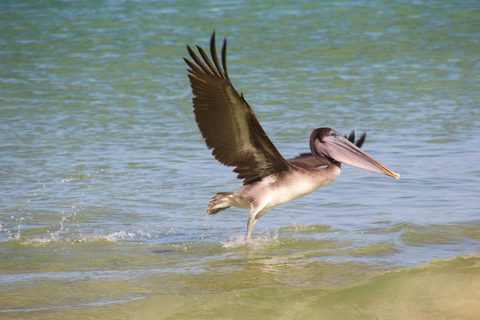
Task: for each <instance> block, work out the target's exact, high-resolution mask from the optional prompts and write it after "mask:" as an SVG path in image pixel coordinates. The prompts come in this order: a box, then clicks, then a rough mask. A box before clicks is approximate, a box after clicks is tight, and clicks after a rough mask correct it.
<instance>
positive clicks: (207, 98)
mask: <svg viewBox="0 0 480 320" xmlns="http://www.w3.org/2000/svg"><path fill="white" fill-rule="evenodd" d="M187 49H188V53H189V54H190V57H191V58H192V60H193V61H194V62H195V63H193V62H191V61H189V60H187V59H185V58H184V60H185V62H186V63H187V65H188V66H189V68H190V69H188V72H189V75H188V77H189V79H190V84H191V86H192V91H193V95H194V97H193V108H194V114H195V120H196V122H197V124H198V127H199V129H200V132H201V133H202V136H203V138H204V139H205V142H206V144H207V147H208V148H209V149H213V151H212V154H213V156H214V157H215V159H217V160H218V161H219V162H220V163H222V164H224V165H226V166H233V167H236V168H235V169H234V170H233V171H234V172H236V173H238V176H237V178H239V179H244V181H243V184H244V185H248V184H251V183H253V182H255V181H258V180H261V179H262V178H264V177H266V176H269V175H271V174H275V173H278V172H283V171H286V170H288V169H289V164H288V163H287V161H286V160H285V159H284V158H283V157H282V156H281V154H280V153H279V152H278V150H277V149H276V148H275V146H274V145H273V143H272V142H271V141H270V139H269V138H268V136H267V134H266V133H265V131H264V130H263V128H262V126H261V125H260V123H259V122H258V120H257V118H256V116H255V113H254V112H253V110H252V108H251V107H250V106H249V105H248V103H247V101H246V100H245V98H244V97H243V94H242V95H240V94H238V92H237V91H236V90H235V88H234V87H233V85H232V84H231V82H230V79H229V77H228V74H227V64H226V41H225V42H224V44H223V48H222V65H223V70H222V67H221V66H220V63H219V60H218V57H217V53H216V50H215V33H213V34H212V38H211V40H210V53H211V57H212V60H213V63H212V60H210V59H209V57H208V56H207V54H206V53H205V51H204V50H203V49H202V48H201V47H199V46H197V49H198V52H199V53H200V56H201V57H202V59H203V61H202V59H200V58H199V57H198V56H197V55H196V54H195V53H194V52H193V50H192V49H191V48H190V47H189V46H187Z"/></svg>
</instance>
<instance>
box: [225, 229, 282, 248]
mask: <svg viewBox="0 0 480 320" xmlns="http://www.w3.org/2000/svg"><path fill="white" fill-rule="evenodd" d="M220 243H221V244H222V246H223V247H224V248H227V249H235V248H240V247H247V248H250V249H256V250H258V249H266V248H271V247H276V246H278V245H279V244H280V240H279V239H278V232H277V231H275V232H274V233H273V234H271V233H266V234H264V235H261V236H259V237H253V238H252V241H251V242H246V241H245V236H244V235H234V236H231V237H230V239H229V240H228V241H226V242H220Z"/></svg>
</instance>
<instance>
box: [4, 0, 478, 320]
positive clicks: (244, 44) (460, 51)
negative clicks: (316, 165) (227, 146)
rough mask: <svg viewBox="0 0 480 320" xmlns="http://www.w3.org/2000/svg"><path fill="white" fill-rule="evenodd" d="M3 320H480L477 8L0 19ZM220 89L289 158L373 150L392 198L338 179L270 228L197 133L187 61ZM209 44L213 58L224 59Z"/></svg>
mask: <svg viewBox="0 0 480 320" xmlns="http://www.w3.org/2000/svg"><path fill="white" fill-rule="evenodd" d="M0 15H1V21H2V23H1V24H0V28H1V32H0V34H1V35H2V36H1V37H0V57H1V59H0V82H1V85H0V99H1V100H0V101H1V102H0V103H1V108H0V117H1V121H0V150H1V153H0V154H1V157H0V167H1V173H0V179H1V187H0V188H1V189H0V203H1V204H0V210H1V211H0V290H1V291H0V292H1V294H0V309H1V312H0V318H8V319H65V318H68V319H77V318H78V319H91V318H106V319H116V318H122V319H123V318H127V317H129V318H131V319H161V318H164V319H173V318H175V319H178V318H188V319H191V318H201V319H211V318H241V319H244V318H246V317H259V318H265V319H278V318H284V319H300V318H301V319H407V318H408V319H451V318H456V319H476V317H477V315H478V313H479V312H480V308H479V307H478V301H479V300H480V291H479V289H478V288H480V256H479V255H478V252H479V245H480V231H479V230H480V219H479V216H480V215H479V214H480V200H479V194H480V184H479V181H480V179H479V178H480V169H479V163H480V148H479V147H478V141H477V139H478V137H477V136H478V133H479V129H480V105H479V102H478V101H480V77H479V72H478V70H480V55H479V54H478V53H479V49H480V28H479V27H480V22H479V21H480V7H479V6H478V3H477V2H476V1H474V0H471V1H468V0H467V1H441V0H432V1H425V2H421V3H420V2H415V1H411V2H410V1H403V2H395V3H391V2H386V1H377V2H369V1H328V2H321V3H315V2H306V1H303V2H302V1H296V2H294V3H291V2H272V1H258V2H246V3H243V2H235V1H231V2H223V1H208V2H205V1H198V2H186V1H184V2H182V1H170V2H169V1H161V2H156V1H151V2H149V1H136V2H120V1H110V2H96V1H82V2H67V1H64V2H61V1H53V2H46V1H29V2H13V1H10V2H4V3H2V4H0ZM214 29H215V30H216V31H217V35H218V38H219V39H222V38H223V37H227V38H228V41H229V42H228V43H229V47H228V53H229V60H228V61H229V72H230V75H231V78H232V81H233V83H234V85H235V86H236V88H237V89H238V90H239V91H243V92H244V94H245V97H246V99H247V101H249V103H250V104H251V105H252V107H253V108H254V110H255V112H256V114H257V117H258V119H259V121H260V122H261V124H262V125H263V127H264V129H265V131H266V132H267V133H268V134H269V136H270V138H271V140H272V141H273V142H274V143H275V145H276V146H277V147H278V149H279V150H280V152H281V153H282V154H283V155H285V157H292V156H295V155H297V154H298V153H300V152H305V151H307V150H308V137H309V134H310V130H311V129H313V128H316V127H322V126H330V127H332V128H334V129H336V130H337V131H339V132H342V133H348V132H350V130H352V129H355V130H356V131H357V132H359V133H361V132H363V131H367V133H368V136H367V141H366V143H365V147H364V148H365V150H366V151H367V152H369V153H370V154H371V155H373V156H374V157H375V158H376V159H378V160H379V161H381V162H382V163H384V164H385V165H387V166H388V167H389V168H390V169H392V170H394V171H398V172H400V174H401V179H400V180H399V181H395V180H394V179H391V178H388V177H385V176H380V175H376V174H374V173H370V172H367V171H363V170H360V169H356V168H351V167H346V168H343V172H342V174H341V175H340V177H339V178H338V179H337V181H335V182H334V183H332V184H331V185H329V186H326V187H324V188H322V189H320V190H318V191H316V192H315V193H313V194H311V195H309V196H307V197H305V198H302V199H299V200H296V201H294V202H291V203H288V204H286V205H284V206H281V207H278V208H275V209H274V210H272V211H271V212H270V213H268V214H267V215H266V216H265V217H263V218H262V219H261V220H260V221H259V222H258V223H257V225H256V226H255V228H254V235H253V238H254V243H255V245H254V247H253V248H246V247H244V246H242V245H241V240H240V239H241V237H242V236H243V234H244V232H245V228H246V221H247V218H248V212H247V211H245V210H240V209H235V208H233V209H229V210H228V211H225V212H222V213H221V214H218V215H216V216H212V217H207V216H205V215H204V214H203V212H204V210H205V208H206V205H207V203H208V201H209V199H210V198H211V197H212V196H213V195H214V194H215V193H216V192H220V191H234V190H236V189H238V188H239V187H240V181H239V180H235V179H234V177H235V174H233V173H232V172H231V169H230V168H225V167H222V166H221V165H220V164H218V163H217V162H216V161H215V160H214V159H213V158H212V157H211V155H210V151H208V150H207V149H206V147H205V145H204V142H203V140H202V138H201V135H200V133H199V132H198V129H197V127H196V125H195V121H194V117H193V113H192V108H191V92H190V87H189V83H188V79H187V76H186V75H187V72H186V66H185V64H184V62H183V60H182V56H186V55H187V52H186V49H185V44H186V43H188V44H190V45H193V44H199V45H201V46H204V47H208V41H209V37H210V34H211V32H212V30H214ZM219 42H220V41H219Z"/></svg>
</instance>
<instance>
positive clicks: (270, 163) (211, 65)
mask: <svg viewBox="0 0 480 320" xmlns="http://www.w3.org/2000/svg"><path fill="white" fill-rule="evenodd" d="M197 49H198V52H199V53H200V55H201V57H202V59H203V61H202V60H201V59H200V58H199V57H198V56H197V55H196V54H195V53H194V52H193V50H192V49H191V48H190V47H189V46H188V45H187V50H188V53H189V54H190V56H191V58H192V59H193V61H194V62H195V63H193V62H191V61H189V60H187V59H185V58H184V60H185V62H186V63H187V65H188V66H189V67H190V69H188V72H189V75H188V77H189V79H190V83H191V86H192V91H193V95H194V97H193V109H194V113H195V120H196V122H197V124H198V127H199V129H200V132H201V133H202V135H203V138H204V139H205V142H206V144H207V147H208V148H209V149H213V152H212V154H213V156H214V157H215V159H217V160H218V161H219V162H220V163H222V164H223V165H226V166H232V167H236V168H235V169H234V170H233V171H234V172H236V173H238V176H237V178H238V179H244V180H243V183H242V185H243V186H244V188H242V189H240V190H238V191H235V192H220V193H217V195H216V196H214V197H213V198H212V199H211V200H210V203H209V204H208V207H207V213H208V214H215V213H217V212H219V211H222V210H224V209H227V208H228V207H230V206H235V207H238V208H244V209H250V218H249V220H248V224H247V233H246V235H245V241H246V242H249V241H250V239H251V235H252V229H253V226H254V225H255V223H256V222H257V220H258V219H260V218H261V217H263V216H264V215H265V214H266V213H267V212H268V211H270V210H271V209H272V208H274V207H276V206H279V205H282V204H284V203H287V202H289V201H292V200H295V199H298V198H300V197H303V196H305V195H307V194H310V193H312V192H313V191H315V190H317V189H318V188H320V187H323V186H325V185H327V184H329V183H330V182H333V181H334V180H335V179H336V178H337V177H338V175H339V174H340V169H341V164H342V163H345V164H348V165H351V166H354V167H358V168H362V169H366V170H370V171H373V172H377V173H381V174H385V175H388V176H391V177H394V178H396V179H398V178H399V177H400V175H399V174H398V173H396V172H393V171H391V170H389V169H387V168H386V167H385V166H384V165H382V164H381V163H379V162H378V161H376V160H375V159H373V158H372V157H370V156H369V155H367V154H366V153H365V152H363V151H362V150H361V149H360V146H361V145H362V144H363V141H364V139H365V135H364V136H363V137H362V138H361V139H360V140H359V141H358V142H357V146H355V145H354V144H353V142H354V134H353V132H352V134H351V135H350V137H349V138H346V137H343V136H342V135H340V134H339V133H337V132H336V131H335V130H333V129H330V128H318V129H314V130H312V132H311V135H310V150H311V153H305V154H301V155H300V156H298V157H296V158H294V159H290V160H286V159H284V158H283V157H282V155H281V154H280V153H279V152H278V150H277V149H276V148H275V146H274V145H273V143H272V142H271V141H270V139H269V138H268V136H267V134H266V133H265V131H264V130H263V128H262V126H261V125H260V123H259V122H258V120H257V118H256V117H255V113H254V112H253V110H252V108H251V107H250V106H249V105H248V103H247V101H246V100H245V98H244V97H243V93H242V94H239V93H238V92H237V90H235V88H234V87H233V85H232V83H231V82H230V78H229V77H228V72H227V62H226V51H227V40H226V39H225V40H224V43H223V48H222V66H220V63H219V60H218V57H217V53H216V49H215V32H214V33H213V34H212V37H211V40H210V54H211V57H212V58H211V60H210V59H209V57H208V56H207V54H206V53H205V51H204V50H203V49H202V48H201V47H199V46H197Z"/></svg>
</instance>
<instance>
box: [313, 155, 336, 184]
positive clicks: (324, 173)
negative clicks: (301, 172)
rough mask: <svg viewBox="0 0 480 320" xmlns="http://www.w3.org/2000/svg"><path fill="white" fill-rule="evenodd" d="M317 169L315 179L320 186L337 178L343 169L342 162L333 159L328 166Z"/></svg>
mask: <svg viewBox="0 0 480 320" xmlns="http://www.w3.org/2000/svg"><path fill="white" fill-rule="evenodd" d="M315 171H316V172H315V179H316V180H317V183H318V185H319V188H320V187H323V186H326V185H327V184H329V183H332V182H333V181H335V179H337V177H338V176H339V175H340V172H341V171H342V164H341V163H340V162H338V161H335V160H332V161H331V163H330V165H329V166H328V167H324V168H317V169H316V170H315Z"/></svg>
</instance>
